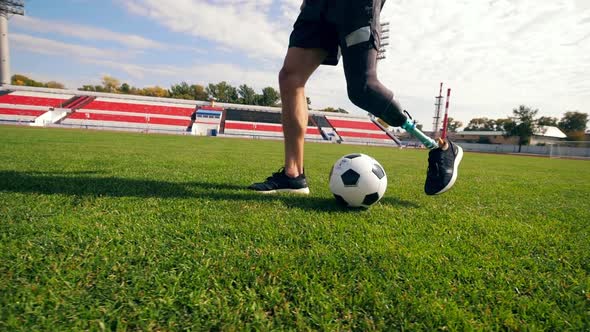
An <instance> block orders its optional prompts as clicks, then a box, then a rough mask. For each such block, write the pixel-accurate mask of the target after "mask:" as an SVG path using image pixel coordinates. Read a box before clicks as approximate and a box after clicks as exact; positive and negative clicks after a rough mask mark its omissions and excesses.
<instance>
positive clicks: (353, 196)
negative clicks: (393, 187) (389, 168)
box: [330, 153, 387, 208]
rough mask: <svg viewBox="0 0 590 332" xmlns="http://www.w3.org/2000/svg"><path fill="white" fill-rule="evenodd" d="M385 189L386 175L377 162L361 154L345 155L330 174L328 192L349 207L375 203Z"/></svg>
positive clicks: (366, 205) (366, 206) (365, 206)
mask: <svg viewBox="0 0 590 332" xmlns="http://www.w3.org/2000/svg"><path fill="white" fill-rule="evenodd" d="M385 189H387V175H386V174H385V170H383V167H382V166H381V164H379V162H378V161H377V160H375V159H373V158H372V157H369V156H367V155H366V154H362V153H354V154H349V155H346V156H344V157H342V158H340V159H338V161H336V163H335V164H334V166H333V167H332V171H331V172H330V191H331V192H332V194H334V197H335V198H336V200H337V201H338V202H339V203H341V204H343V205H346V206H349V207H364V208H368V207H369V206H371V205H373V204H375V203H377V202H378V201H379V200H380V199H381V197H383V194H385Z"/></svg>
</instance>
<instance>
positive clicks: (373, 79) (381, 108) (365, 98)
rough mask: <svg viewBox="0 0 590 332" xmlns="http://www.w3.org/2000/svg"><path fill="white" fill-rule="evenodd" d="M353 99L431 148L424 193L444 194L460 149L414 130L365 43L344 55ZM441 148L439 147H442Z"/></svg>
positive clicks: (453, 175)
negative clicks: (381, 75)
mask: <svg viewBox="0 0 590 332" xmlns="http://www.w3.org/2000/svg"><path fill="white" fill-rule="evenodd" d="M342 56H343V58H344V71H345V75H346V81H347V86H348V96H349V98H350V100H351V101H352V102H353V103H354V104H356V105H357V106H359V107H361V108H362V109H364V110H366V111H368V112H370V113H372V114H373V115H375V116H377V117H379V118H381V119H383V120H384V121H385V122H387V123H388V124H390V125H392V126H396V127H402V128H404V129H405V130H406V131H408V132H409V133H411V134H412V135H414V136H415V137H416V138H418V139H419V140H420V141H421V142H422V143H424V145H426V146H427V147H428V148H430V149H431V151H430V153H429V158H428V172H427V177H426V182H425V184H424V191H425V193H426V194H428V195H437V194H442V193H444V192H446V191H448V190H449V189H450V188H451V187H452V186H453V185H454V184H455V181H456V179H457V175H458V167H459V163H460V162H461V159H462V158H463V150H462V149H461V147H460V146H458V145H456V144H454V143H452V142H450V141H447V142H443V141H442V140H440V139H439V141H438V142H435V141H434V140H432V139H430V138H429V137H427V136H426V135H424V134H423V133H422V132H421V131H420V130H418V129H417V128H415V125H414V123H413V121H411V120H409V119H407V117H406V116H405V115H404V114H403V112H402V109H401V107H400V106H399V104H398V103H397V102H396V101H395V100H394V99H393V93H392V92H391V91H390V90H388V89H387V88H386V87H384V86H383V84H381V82H379V80H378V79H377V70H376V68H377V65H376V63H377V50H376V49H375V48H373V47H370V46H368V45H366V44H364V45H363V44H361V45H354V46H352V47H348V48H345V49H344V50H343V52H342ZM439 146H440V148H439Z"/></svg>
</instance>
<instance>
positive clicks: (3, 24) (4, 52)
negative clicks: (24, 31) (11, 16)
mask: <svg viewBox="0 0 590 332" xmlns="http://www.w3.org/2000/svg"><path fill="white" fill-rule="evenodd" d="M0 61H2V63H1V64H0V85H6V84H10V51H9V49H8V18H7V17H6V13H1V14H0Z"/></svg>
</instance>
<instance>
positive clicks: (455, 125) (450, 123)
mask: <svg viewBox="0 0 590 332" xmlns="http://www.w3.org/2000/svg"><path fill="white" fill-rule="evenodd" d="M461 127H463V122H461V121H458V120H455V119H453V118H448V119H447V130H448V131H449V132H451V133H455V132H457V129H459V128H461Z"/></svg>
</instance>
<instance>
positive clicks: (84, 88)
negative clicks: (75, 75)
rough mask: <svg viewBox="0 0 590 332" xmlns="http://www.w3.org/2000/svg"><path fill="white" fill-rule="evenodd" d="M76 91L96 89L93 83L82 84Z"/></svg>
mask: <svg viewBox="0 0 590 332" xmlns="http://www.w3.org/2000/svg"><path fill="white" fill-rule="evenodd" d="M78 91H96V89H94V86H93V85H83V86H82V87H81V88H78Z"/></svg>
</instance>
